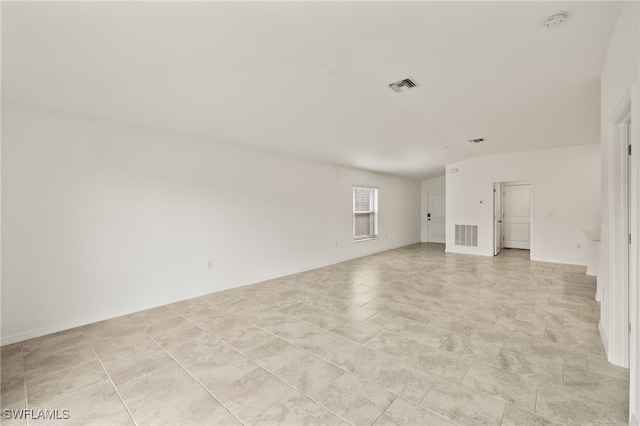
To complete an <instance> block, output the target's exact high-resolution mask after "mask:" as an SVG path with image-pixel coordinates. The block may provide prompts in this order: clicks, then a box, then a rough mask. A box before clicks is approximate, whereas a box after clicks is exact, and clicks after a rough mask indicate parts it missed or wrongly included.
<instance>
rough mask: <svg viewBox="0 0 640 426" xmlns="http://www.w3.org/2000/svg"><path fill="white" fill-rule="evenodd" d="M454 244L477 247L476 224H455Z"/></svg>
mask: <svg viewBox="0 0 640 426" xmlns="http://www.w3.org/2000/svg"><path fill="white" fill-rule="evenodd" d="M456 245H457V246H471V247H478V225H456Z"/></svg>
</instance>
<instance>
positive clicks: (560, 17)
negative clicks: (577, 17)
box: [544, 12, 569, 28]
mask: <svg viewBox="0 0 640 426" xmlns="http://www.w3.org/2000/svg"><path fill="white" fill-rule="evenodd" d="M568 17H569V14H568V13H567V12H558V13H556V14H554V15H551V16H549V17H548V18H547V19H545V20H544V26H545V27H547V28H553V27H557V26H558V25H560V24H562V23H563V22H564V21H566V20H567V18H568Z"/></svg>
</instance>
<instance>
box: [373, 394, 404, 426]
mask: <svg viewBox="0 0 640 426" xmlns="http://www.w3.org/2000/svg"><path fill="white" fill-rule="evenodd" d="M398 398H400V396H396V397H395V398H393V400H392V401H391V402H390V403H389V405H387V406H386V407H384V410H382V412H381V413H380V415H379V416H378V417H376V419H375V420H374V421H372V422H371V425H370V426H373V425H375V424H376V422H377V421H378V420H380V417H382V416H384V413H386V412H387V410H388V409H389V407H391V406H392V405H393V403H394V402H396V400H397V399H398Z"/></svg>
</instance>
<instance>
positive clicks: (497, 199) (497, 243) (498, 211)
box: [493, 183, 502, 256]
mask: <svg viewBox="0 0 640 426" xmlns="http://www.w3.org/2000/svg"><path fill="white" fill-rule="evenodd" d="M501 249H502V185H500V184H499V183H494V184H493V255H494V256H497V255H498V253H500V250H501Z"/></svg>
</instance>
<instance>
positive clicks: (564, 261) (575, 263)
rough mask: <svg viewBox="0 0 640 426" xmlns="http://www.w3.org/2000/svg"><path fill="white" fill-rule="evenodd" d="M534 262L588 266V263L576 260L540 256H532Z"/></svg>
mask: <svg viewBox="0 0 640 426" xmlns="http://www.w3.org/2000/svg"><path fill="white" fill-rule="evenodd" d="M531 261H533V262H545V263H558V264H561V265H575V266H587V264H586V263H580V262H576V261H575V260H561V259H546V258H540V257H535V258H534V257H532V258H531Z"/></svg>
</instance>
